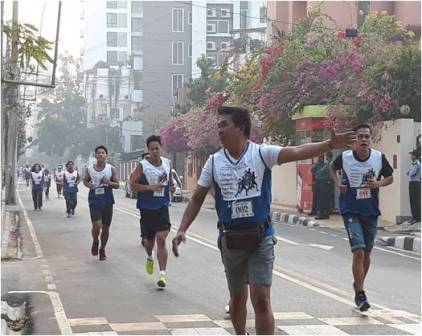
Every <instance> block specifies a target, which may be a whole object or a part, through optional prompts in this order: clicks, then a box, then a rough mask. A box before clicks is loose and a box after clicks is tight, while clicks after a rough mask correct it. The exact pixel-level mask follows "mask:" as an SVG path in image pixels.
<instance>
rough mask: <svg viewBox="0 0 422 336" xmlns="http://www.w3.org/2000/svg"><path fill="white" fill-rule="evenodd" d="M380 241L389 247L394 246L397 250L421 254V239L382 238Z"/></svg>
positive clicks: (402, 237)
mask: <svg viewBox="0 0 422 336" xmlns="http://www.w3.org/2000/svg"><path fill="white" fill-rule="evenodd" d="M379 240H380V241H382V242H383V243H385V244H386V245H387V246H394V247H396V248H399V249H402V250H406V251H415V252H421V238H419V237H411V236H396V237H380V238H379Z"/></svg>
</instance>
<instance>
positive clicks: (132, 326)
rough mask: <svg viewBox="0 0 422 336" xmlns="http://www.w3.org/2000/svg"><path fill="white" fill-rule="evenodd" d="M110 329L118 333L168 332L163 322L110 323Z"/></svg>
mask: <svg viewBox="0 0 422 336" xmlns="http://www.w3.org/2000/svg"><path fill="white" fill-rule="evenodd" d="M110 328H111V329H113V330H114V331H117V332H125V331H145V330H146V331H152V330H167V327H166V326H165V325H164V324H162V323H161V322H141V323H110Z"/></svg>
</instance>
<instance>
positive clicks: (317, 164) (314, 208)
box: [309, 155, 324, 216]
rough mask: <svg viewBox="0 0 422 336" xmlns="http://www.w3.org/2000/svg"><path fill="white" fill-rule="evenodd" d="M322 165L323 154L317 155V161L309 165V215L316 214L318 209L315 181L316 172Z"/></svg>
mask: <svg viewBox="0 0 422 336" xmlns="http://www.w3.org/2000/svg"><path fill="white" fill-rule="evenodd" d="M323 165H324V155H320V156H318V159H317V161H316V162H315V163H314V164H313V165H312V167H311V173H312V209H311V212H310V213H309V216H316V214H317V209H318V193H317V182H316V178H315V175H316V172H317V171H318V170H319V169H320V168H321V167H322V166H323Z"/></svg>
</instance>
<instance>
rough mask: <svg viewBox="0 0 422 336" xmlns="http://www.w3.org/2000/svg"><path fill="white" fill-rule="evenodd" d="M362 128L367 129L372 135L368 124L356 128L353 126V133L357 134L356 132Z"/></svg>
mask: <svg viewBox="0 0 422 336" xmlns="http://www.w3.org/2000/svg"><path fill="white" fill-rule="evenodd" d="M362 128H367V129H369V132H370V133H371V134H372V128H371V126H369V125H368V124H359V125H357V126H355V127H354V128H353V131H355V132H357V131H358V130H360V129H362Z"/></svg>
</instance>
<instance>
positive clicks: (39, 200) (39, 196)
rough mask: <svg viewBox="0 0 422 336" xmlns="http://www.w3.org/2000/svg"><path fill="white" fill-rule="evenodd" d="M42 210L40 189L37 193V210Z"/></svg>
mask: <svg viewBox="0 0 422 336" xmlns="http://www.w3.org/2000/svg"><path fill="white" fill-rule="evenodd" d="M41 208H42V189H41V190H40V191H38V209H41Z"/></svg>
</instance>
